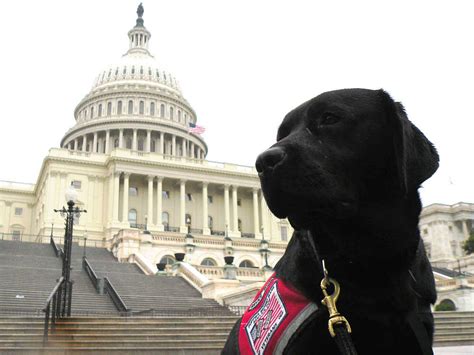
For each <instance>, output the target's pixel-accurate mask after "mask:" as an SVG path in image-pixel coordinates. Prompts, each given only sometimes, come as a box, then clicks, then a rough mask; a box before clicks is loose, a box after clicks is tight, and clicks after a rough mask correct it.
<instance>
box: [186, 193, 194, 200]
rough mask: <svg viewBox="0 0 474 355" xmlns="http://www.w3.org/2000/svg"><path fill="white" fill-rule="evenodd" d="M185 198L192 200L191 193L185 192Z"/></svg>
mask: <svg viewBox="0 0 474 355" xmlns="http://www.w3.org/2000/svg"><path fill="white" fill-rule="evenodd" d="M186 200H188V201H192V200H193V194H191V193H187V194H186Z"/></svg>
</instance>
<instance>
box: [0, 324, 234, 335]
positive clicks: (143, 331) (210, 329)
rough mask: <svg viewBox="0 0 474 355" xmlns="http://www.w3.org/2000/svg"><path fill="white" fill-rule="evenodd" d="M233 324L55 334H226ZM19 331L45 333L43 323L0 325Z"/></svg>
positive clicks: (7, 330)
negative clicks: (28, 325)
mask: <svg viewBox="0 0 474 355" xmlns="http://www.w3.org/2000/svg"><path fill="white" fill-rule="evenodd" d="M232 326H233V325H231V324H229V325H228V326H214V327H212V326H210V327H203V326H202V325H201V326H199V327H181V326H180V327H166V328H163V327H154V328H152V327H149V328H146V327H141V328H140V327H133V328H120V327H107V328H104V327H100V328H97V327H96V328H83V327H80V328H74V327H71V328H65V327H61V328H57V329H56V331H55V334H77V335H93V334H96V333H97V331H98V330H100V333H101V334H104V335H108V334H111V335H120V334H124V335H127V334H143V335H155V334H159V335H169V334H175V333H176V332H177V331H179V332H180V333H186V334H207V333H219V332H222V331H224V332H225V333H226V334H228V333H229V332H230V330H231V329H232ZM19 331H23V332H25V333H28V334H40V335H42V334H43V324H41V325H40V326H36V327H33V326H32V327H28V328H25V327H20V328H5V327H0V336H3V335H10V334H18V332H19Z"/></svg>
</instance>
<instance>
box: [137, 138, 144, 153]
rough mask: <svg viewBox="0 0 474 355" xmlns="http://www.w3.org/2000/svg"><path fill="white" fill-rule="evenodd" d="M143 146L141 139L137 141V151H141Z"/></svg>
mask: <svg viewBox="0 0 474 355" xmlns="http://www.w3.org/2000/svg"><path fill="white" fill-rule="evenodd" d="M144 146H145V142H144V141H143V139H141V138H140V139H139V140H138V147H137V148H138V150H140V151H143V148H144Z"/></svg>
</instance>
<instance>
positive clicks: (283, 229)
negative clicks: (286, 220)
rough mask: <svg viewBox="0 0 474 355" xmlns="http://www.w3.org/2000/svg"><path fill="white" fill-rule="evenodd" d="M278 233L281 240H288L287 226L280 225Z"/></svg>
mask: <svg viewBox="0 0 474 355" xmlns="http://www.w3.org/2000/svg"><path fill="white" fill-rule="evenodd" d="M280 235H281V240H282V241H284V242H286V241H288V228H287V227H286V226H281V229H280Z"/></svg>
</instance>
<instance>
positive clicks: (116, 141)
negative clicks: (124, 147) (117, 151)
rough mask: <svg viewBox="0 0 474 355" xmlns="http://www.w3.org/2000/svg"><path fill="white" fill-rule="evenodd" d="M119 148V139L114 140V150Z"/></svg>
mask: <svg viewBox="0 0 474 355" xmlns="http://www.w3.org/2000/svg"><path fill="white" fill-rule="evenodd" d="M118 146H119V140H118V138H115V140H114V148H118Z"/></svg>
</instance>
